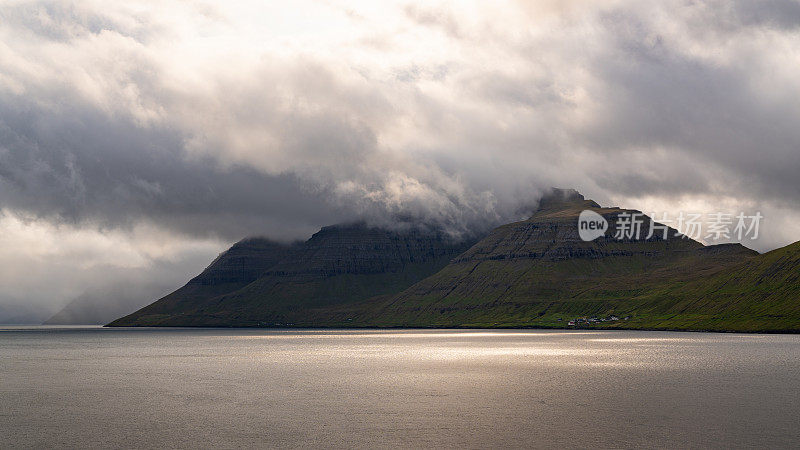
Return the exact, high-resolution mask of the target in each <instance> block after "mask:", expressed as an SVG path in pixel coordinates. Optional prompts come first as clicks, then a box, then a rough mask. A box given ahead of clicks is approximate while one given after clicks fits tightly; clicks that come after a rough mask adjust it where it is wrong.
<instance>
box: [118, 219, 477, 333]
mask: <svg viewBox="0 0 800 450" xmlns="http://www.w3.org/2000/svg"><path fill="white" fill-rule="evenodd" d="M471 243H472V242H467V241H456V240H453V239H452V238H450V237H449V236H447V235H446V234H444V233H442V232H437V231H435V230H423V229H410V230H406V231H388V230H382V229H378V228H373V227H368V226H366V225H364V224H351V225H336V226H330V227H324V228H322V229H321V230H320V231H319V232H318V233H316V234H314V235H313V236H312V237H311V238H310V239H309V240H308V241H306V242H301V243H294V244H289V245H285V244H279V243H275V242H271V241H268V240H266V239H246V240H244V241H241V242H238V243H237V244H235V245H234V246H233V247H231V248H230V249H229V250H228V251H226V252H225V253H223V254H222V255H220V256H219V257H218V258H217V259H216V260H215V261H214V262H212V264H211V265H210V266H209V267H208V268H207V269H206V270H205V271H203V273H201V274H200V275H198V276H197V277H195V278H194V279H192V280H191V281H189V283H187V284H186V285H185V286H183V287H182V288H180V289H178V290H177V291H175V292H173V293H171V294H169V295H167V296H166V297H164V298H162V299H160V300H158V301H157V302H155V303H153V304H151V305H149V306H147V307H145V308H142V309H141V310H139V311H136V312H135V313H133V314H130V315H128V316H126V317H123V318H121V319H118V320H115V321H114V322H112V323H111V324H109V325H110V326H263V325H281V324H290V323H299V322H303V323H307V322H308V321H309V320H310V318H311V317H314V316H315V314H321V317H330V314H332V312H331V311H333V310H335V308H336V307H337V306H339V305H343V304H350V303H354V302H359V301H361V300H365V299H368V298H372V297H375V296H379V295H387V294H395V293H397V292H400V291H402V290H403V289H405V288H407V287H408V286H411V285H412V284H414V283H415V282H417V281H419V280H421V279H423V278H425V277H427V276H429V275H432V274H434V273H436V272H437V271H438V270H439V269H441V268H442V267H443V266H444V265H446V264H447V263H448V262H449V261H450V259H452V258H453V257H454V256H456V255H458V254H460V253H462V252H463V251H464V250H466V249H467V248H468V247H469V246H470V244H471ZM321 320H322V319H321Z"/></svg>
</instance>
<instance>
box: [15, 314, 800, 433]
mask: <svg viewBox="0 0 800 450" xmlns="http://www.w3.org/2000/svg"><path fill="white" fill-rule="evenodd" d="M799 445H800V336H791V335H737V334H700V333H670V332H628V331H610V332H591V331H585V332H580V331H575V332H565V331H496V332H495V331H418V330H402V331H397V330H393V331H317V330H314V331H309V330H287V331H283V330H281V331H275V330H227V329H193V330H192V329H190V330H185V329H183V330H181V329H178V330H152V329H133V330H125V329H101V328H42V327H40V328H28V329H24V328H14V327H0V448H9V447H154V448H155V447H158V448H164V447H225V448H229V447H261V448H263V447H309V446H310V447H397V446H403V447H437V448H441V447H470V448H476V447H480V448H497V447H551V446H568V447H718V448H730V447H751V446H758V447H771V448H775V447H797V446H799Z"/></svg>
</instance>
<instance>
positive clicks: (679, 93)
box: [0, 0, 800, 295]
mask: <svg viewBox="0 0 800 450" xmlns="http://www.w3.org/2000/svg"><path fill="white" fill-rule="evenodd" d="M300 12H302V13H300ZM798 68H800V2H797V1H791V0H773V1H766V2H758V3H754V2H750V1H744V0H741V1H734V0H731V1H717V0H709V1H688V0H672V1H666V2H665V1H626V0H618V1H611V2H592V1H588V0H570V1H555V0H542V1H538V2H525V1H510V2H506V3H500V4H492V5H480V4H465V3H463V2H439V3H435V4H431V3H429V2H398V3H383V2H382V3H381V4H380V5H376V4H373V3H372V2H349V3H347V4H338V3H337V4H336V5H331V4H328V3H325V2H314V1H308V2H301V3H300V4H298V3H297V2H293V3H292V4H291V5H289V4H281V3H280V2H277V3H275V2H272V3H270V4H267V5H265V4H262V3H260V2H235V3H230V4H226V5H224V6H222V5H217V4H211V3H205V2H200V1H195V2H153V3H144V4H136V5H126V4H123V3H108V2H93V1H84V2H65V1H57V2H56V1H19V2H10V3H9V4H7V5H4V7H3V8H2V10H0V209H2V210H5V211H6V212H7V213H8V214H11V215H12V216H13V217H19V218H22V219H25V220H28V221H29V222H30V223H46V224H50V225H52V226H53V227H54V228H47V230H49V231H47V232H48V233H55V234H56V235H57V234H58V233H62V232H67V231H63V230H62V229H61V228H59V227H66V229H67V230H70V231H68V232H69V233H73V232H75V230H95V232H97V233H101V234H102V233H106V235H107V234H108V233H111V234H112V235H113V238H114V239H117V240H118V241H119V242H120V243H121V245H122V243H124V245H132V246H133V247H136V246H137V245H150V244H144V243H143V242H149V241H148V240H147V239H146V238H144V237H143V235H142V232H141V231H136V230H140V229H141V227H143V226H144V227H150V228H148V229H153V230H159V231H158V232H159V233H166V235H168V236H170V239H171V240H173V241H175V242H181V243H182V244H181V245H182V246H179V249H177V250H175V251H176V252H189V253H192V251H193V250H190V249H192V248H196V246H197V245H201V244H198V243H199V242H203V244H202V245H201V246H202V248H203V249H204V250H203V251H197V252H195V253H192V254H195V255H197V256H196V257H197V258H198V261H199V259H200V258H201V256H199V255H206V254H207V253H209V252H210V251H212V250H211V247H213V248H214V249H216V250H219V249H222V248H224V247H225V245H227V244H228V243H230V242H232V241H234V240H236V239H238V238H240V237H242V236H246V235H253V234H261V235H268V236H272V237H275V238H278V239H284V240H288V239H297V238H304V237H307V236H308V235H309V234H310V233H311V232H313V231H314V230H315V229H316V228H318V227H319V226H322V225H326V224H329V223H334V222H339V221H345V220H354V219H367V220H369V221H371V222H375V223H380V224H396V223H397V222H402V221H404V220H408V221H423V222H428V223H436V224H440V225H443V226H445V227H446V228H447V229H449V230H451V231H452V232H454V233H463V232H465V231H467V230H471V229H476V228H485V227H488V226H491V225H493V224H496V223H499V222H503V221H507V220H513V219H517V218H519V217H521V216H524V214H525V213H526V211H527V210H529V209H530V208H531V207H532V206H533V205H535V203H536V200H537V198H538V196H539V193H540V192H541V191H542V190H543V189H545V188H547V187H549V186H560V187H576V188H578V189H579V190H581V191H582V192H583V193H584V194H586V195H587V196H590V197H592V198H595V199H596V200H598V201H600V202H601V203H613V204H619V205H623V206H628V207H635V208H638V209H643V210H648V211H651V210H652V211H659V212H662V211H663V212H668V213H673V214H677V213H678V212H679V211H684V210H686V211H691V212H700V213H710V212H716V211H717V210H718V209H722V210H724V211H725V212H739V211H744V212H748V213H752V212H755V211H757V210H758V211H762V212H763V213H764V215H765V217H766V221H765V223H764V226H763V229H762V236H761V237H760V239H759V241H758V242H753V243H750V245H752V246H754V247H756V248H757V249H759V250H762V251H763V250H768V249H770V248H774V247H776V246H778V245H783V244H786V243H788V242H791V241H795V240H797V239H798V238H799V237H798V236H800V225H798V224H800V213H798V212H797V211H798V208H800V182H798V181H797V176H796V174H797V173H798V171H799V170H800V127H798V126H797V124H798V123H800V103H798V102H797V101H796V99H797V98H798V96H800V69H798ZM31 221H32V222H31ZM8 223H11V222H8ZM13 223H18V222H13ZM50 225H48V226H50ZM59 230H61V231H59ZM19 232H20V233H21V232H22V231H19ZM106 235H104V236H106ZM208 239H211V240H216V241H215V242H216V244H213V245H212V244H208V242H209V241H208ZM145 253H146V252H145ZM147 254H148V255H150V254H149V253H147ZM151 256H152V255H151ZM164 257H165V255H158V256H152V257H150V256H148V257H147V258H145V260H147V261H150V262H142V266H141V267H142V268H143V270H147V269H146V268H147V267H154V265H155V264H156V262H155V261H160V260H161V258H164ZM202 257H205V256H202ZM120 258H122V256H120ZM148 258H150V259H148ZM174 261H177V259H174ZM174 261H173V262H174ZM114 264H118V262H113V263H112V265H114ZM176 264H177V263H176ZM198 264H199V263H198ZM53 270H57V269H56V268H53ZM177 282H178V278H177V275H176V278H175V283H177ZM74 290H75V289H73V288H72V287H70V289H66V288H65V290H63V291H62V293H64V292H67V291H69V292H71V293H72V292H73V291H74ZM54 295H55V294H54ZM63 295H66V294H63Z"/></svg>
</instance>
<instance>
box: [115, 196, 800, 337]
mask: <svg viewBox="0 0 800 450" xmlns="http://www.w3.org/2000/svg"><path fill="white" fill-rule="evenodd" d="M586 211H591V213H586ZM582 214H589V215H591V216H593V217H595V218H600V219H599V220H600V221H604V222H606V223H607V225H608V226H607V227H606V228H605V231H602V230H601V231H600V232H599V234H600V235H599V236H598V237H597V238H596V239H593V240H584V239H582V238H581V233H580V232H579V226H578V222H579V218H581V217H583V216H582ZM634 214H635V215H637V216H638V217H640V218H641V231H642V236H641V237H642V238H641V239H636V238H633V237H632V236H626V237H625V238H624V239H618V238H617V235H618V234H620V235H624V234H625V231H626V228H625V227H624V226H623V223H624V220H623V219H625V218H630V217H631V215H634ZM651 227H652V229H653V230H654V231H655V232H654V233H652V235H650V233H649V231H650V230H651ZM648 235H650V237H649V238H647V236H648ZM248 242H252V241H243V242H240V243H238V244H237V245H235V246H234V247H232V248H231V250H229V251H228V252H226V253H225V254H223V255H221V256H220V258H218V259H217V260H216V261H215V262H214V263H213V264H212V265H211V266H209V268H208V269H206V271H204V272H203V273H202V274H201V275H199V276H198V277H197V278H195V279H194V280H192V281H191V282H189V283H188V284H187V285H186V286H184V287H183V288H181V289H179V290H178V291H176V292H174V293H172V294H170V295H168V296H167V297H164V298H163V299H161V300H159V301H158V302H156V303H154V304H152V305H150V306H147V307H145V308H143V309H142V310H140V311H137V312H136V313H134V314H131V315H129V316H127V317H124V318H122V319H119V320H117V321H115V322H113V323H112V324H111V325H112V326H125V325H144V326H146V325H156V326H168V325H176V326H202V325H208V326H309V327H490V328H493V327H557V328H567V327H590V328H626V329H679V330H715V331H791V332H797V331H800V279H799V278H800V275H799V274H800V242H798V243H795V244H792V245H790V246H787V247H784V248H782V249H778V250H775V251H772V252H769V253H766V254H763V255H759V254H758V253H757V252H755V251H753V250H750V249H747V248H746V247H744V246H742V245H740V244H721V245H713V246H705V245H703V244H702V243H700V242H697V241H694V240H691V239H688V238H686V237H685V236H682V235H680V234H679V233H678V232H677V231H676V230H674V229H672V228H669V227H665V226H663V225H662V224H659V223H657V222H653V221H652V220H651V219H650V218H649V217H647V216H645V215H644V214H642V213H641V212H639V211H636V210H629V209H622V208H618V207H602V206H600V205H599V204H597V203H596V202H594V201H592V200H587V199H585V198H584V197H583V196H582V195H581V194H579V193H578V192H576V191H574V190H560V189H554V190H553V191H552V192H550V193H549V194H548V195H546V196H545V197H544V198H542V199H541V201H540V204H539V208H538V210H537V211H536V212H535V213H534V214H533V215H532V216H531V217H530V218H528V219H527V220H523V221H520V222H514V223H510V224H506V225H503V226H500V227H498V228H495V229H494V230H492V231H491V232H490V233H488V234H487V235H486V236H484V237H483V238H482V239H480V240H477V241H472V242H461V243H458V242H455V241H453V240H451V239H449V238H447V237H446V235H444V234H442V233H425V232H421V231H408V232H403V233H401V232H390V231H385V230H379V229H375V228H369V227H366V226H364V225H348V226H341V225H340V226H334V227H326V228H323V229H322V230H321V231H320V232H319V233H317V234H315V235H314V236H313V237H312V238H311V239H309V240H308V241H306V242H304V243H296V244H292V245H280V244H274V243H271V244H270V245H264V247H263V248H261V247H259V248H260V250H258V251H253V252H251V259H240V257H239V256H236V255H237V252H238V251H241V250H243V249H245V248H246V247H247V246H248V245H251V244H248ZM237 249H238V250H237ZM248 251H249V250H248ZM223 274H224V275H223ZM209 280H211V281H209ZM570 322H573V324H570Z"/></svg>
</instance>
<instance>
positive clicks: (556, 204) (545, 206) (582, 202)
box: [537, 188, 601, 213]
mask: <svg viewBox="0 0 800 450" xmlns="http://www.w3.org/2000/svg"><path fill="white" fill-rule="evenodd" d="M587 208H601V206H600V205H599V204H598V203H597V202H595V201H594V200H586V197H584V196H583V195H582V194H581V193H580V192H578V191H576V190H575V189H561V188H550V190H549V191H547V192H545V194H544V195H542V198H541V199H539V208H538V210H537V213H539V212H542V211H563V210H572V209H576V210H580V209H587Z"/></svg>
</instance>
